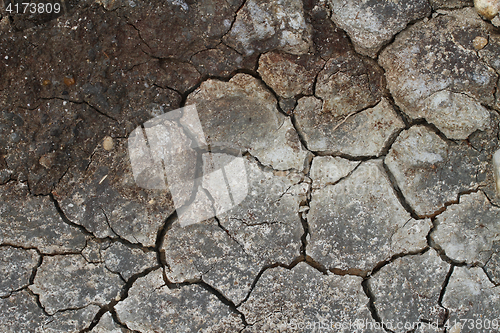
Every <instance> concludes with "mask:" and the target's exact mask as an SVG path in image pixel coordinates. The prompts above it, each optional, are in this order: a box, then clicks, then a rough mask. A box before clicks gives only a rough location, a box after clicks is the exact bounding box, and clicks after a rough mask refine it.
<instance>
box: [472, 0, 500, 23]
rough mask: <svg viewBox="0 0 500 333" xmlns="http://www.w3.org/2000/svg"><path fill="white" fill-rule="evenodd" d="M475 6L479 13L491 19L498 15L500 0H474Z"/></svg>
mask: <svg viewBox="0 0 500 333" xmlns="http://www.w3.org/2000/svg"><path fill="white" fill-rule="evenodd" d="M474 7H476V10H477V12H478V13H479V15H481V16H483V17H484V18H486V19H488V20H491V19H493V18H494V17H495V16H497V15H498V11H500V1H499V0H474Z"/></svg>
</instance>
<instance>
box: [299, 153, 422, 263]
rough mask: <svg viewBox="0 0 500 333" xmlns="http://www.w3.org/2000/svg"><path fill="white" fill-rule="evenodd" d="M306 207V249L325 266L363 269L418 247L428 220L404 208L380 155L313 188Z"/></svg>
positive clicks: (420, 245) (417, 249)
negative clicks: (335, 180)
mask: <svg viewBox="0 0 500 333" xmlns="http://www.w3.org/2000/svg"><path fill="white" fill-rule="evenodd" d="M313 181H314V179H313ZM310 207H311V209H310V212H309V213H308V215H307V220H308V222H309V232H310V235H311V238H310V240H309V241H308V247H307V250H308V254H309V255H310V256H311V257H312V258H313V259H315V260H317V261H318V262H319V263H321V264H323V265H324V266H326V267H327V268H331V269H333V268H337V269H341V270H353V271H356V272H358V273H367V272H369V271H370V270H372V269H373V268H374V267H375V266H376V265H377V264H378V263H379V262H381V261H384V260H388V259H390V258H391V257H392V256H393V255H394V254H401V253H409V252H414V251H419V250H422V249H424V248H425V247H426V246H427V242H426V236H427V233H428V232H429V230H430V228H431V226H432V224H431V222H430V220H428V219H426V220H418V221H417V220H413V219H412V218H411V217H410V214H409V213H408V212H407V211H405V210H404V208H403V207H402V206H401V204H400V203H399V200H398V199H397V197H396V194H395V193H394V190H393V188H392V186H391V184H390V181H389V179H388V177H387V175H386V174H385V172H384V170H383V166H382V162H381V161H380V160H375V161H367V162H364V163H362V164H360V165H359V166H358V167H357V168H356V170H355V171H354V172H353V173H352V174H351V175H350V176H349V177H347V178H345V179H343V180H342V181H340V182H338V183H337V184H335V185H327V186H325V187H324V188H320V189H319V190H313V192H312V197H311V203H310Z"/></svg>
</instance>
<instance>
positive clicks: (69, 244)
mask: <svg viewBox="0 0 500 333" xmlns="http://www.w3.org/2000/svg"><path fill="white" fill-rule="evenodd" d="M0 202H1V203H2V205H1V208H0V244H2V243H6V244H10V245H14V246H20V247H33V248H37V249H38V250H39V251H40V252H42V253H48V254H54V253H62V252H75V251H81V250H82V249H83V248H84V247H85V242H86V241H85V235H84V234H83V233H82V232H81V231H80V230H79V229H78V228H75V227H73V226H71V225H69V224H67V223H66V222H64V221H63V219H62V218H61V216H60V215H59V213H58V211H57V209H56V207H55V206H54V204H53V203H52V202H51V200H50V198H49V197H47V196H32V195H30V194H29V191H28V187H27V186H26V184H24V183H17V182H11V183H8V184H5V185H2V186H1V187H0Z"/></svg>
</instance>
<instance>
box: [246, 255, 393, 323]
mask: <svg viewBox="0 0 500 333" xmlns="http://www.w3.org/2000/svg"><path fill="white" fill-rule="evenodd" d="M361 282H362V278H361V277H358V276H351V275H345V276H339V275H333V274H331V273H329V274H328V275H325V274H323V273H321V272H319V271H317V270H315V269H314V268H312V267H311V266H309V265H308V264H306V263H305V262H301V263H299V264H298V265H297V266H295V267H294V268H292V269H291V270H290V269H285V268H283V267H276V268H270V269H267V270H266V271H265V272H264V274H262V276H261V277H260V279H259V281H258V282H257V284H256V285H255V287H254V289H253V291H252V293H251V294H250V297H249V298H248V300H247V301H246V302H245V303H243V305H241V306H240V307H239V310H240V311H241V312H242V313H243V314H244V315H245V318H246V320H247V322H248V323H249V324H251V325H252V327H249V329H248V330H247V331H245V332H264V331H265V332H291V331H295V330H296V329H298V328H300V331H302V329H303V328H304V327H316V328H317V327H318V325H322V326H321V327H325V328H330V329H331V328H332V326H330V325H332V324H333V323H337V325H342V324H348V323H349V322H351V323H352V324H355V321H356V320H358V321H361V322H362V323H365V322H371V321H372V320H373V319H372V317H371V315H370V310H369V309H368V301H369V300H368V297H366V295H365V293H364V292H363V288H362V286H361ZM319 323H321V324H319ZM314 324H315V326H312V325H314ZM306 325H308V326H306ZM323 325H324V326H323ZM339 327H342V326H339ZM351 327H352V326H351ZM364 328H366V326H365V327H364ZM356 331H357V330H356ZM368 331H369V330H364V329H363V327H361V330H359V332H368ZM382 331H383V329H381V332H382Z"/></svg>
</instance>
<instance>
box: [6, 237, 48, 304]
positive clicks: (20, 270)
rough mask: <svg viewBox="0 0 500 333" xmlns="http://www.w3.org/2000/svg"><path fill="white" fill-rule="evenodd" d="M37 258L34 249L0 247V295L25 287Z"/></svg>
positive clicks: (7, 294) (36, 263) (38, 257)
mask: <svg viewBox="0 0 500 333" xmlns="http://www.w3.org/2000/svg"><path fill="white" fill-rule="evenodd" d="M39 259H40V256H39V255H38V253H37V252H36V251H35V250H24V249H20V248H15V247H11V246H2V247H0V276H2V279H1V280H0V297H5V296H9V295H10V293H12V292H14V291H16V290H19V289H21V288H24V287H26V286H27V285H28V284H29V279H30V277H31V274H33V269H34V268H35V267H36V266H37V265H38V260H39Z"/></svg>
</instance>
